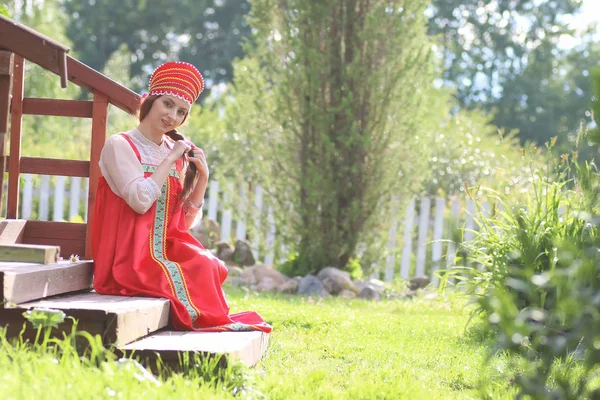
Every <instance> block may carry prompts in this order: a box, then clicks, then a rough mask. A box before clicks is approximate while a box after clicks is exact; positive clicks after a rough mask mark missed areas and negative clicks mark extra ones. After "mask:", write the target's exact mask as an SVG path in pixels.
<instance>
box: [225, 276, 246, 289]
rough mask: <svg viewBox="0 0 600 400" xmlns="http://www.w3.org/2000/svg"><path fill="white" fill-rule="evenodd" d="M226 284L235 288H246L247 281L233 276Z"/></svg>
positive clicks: (226, 280)
mask: <svg viewBox="0 0 600 400" xmlns="http://www.w3.org/2000/svg"><path fill="white" fill-rule="evenodd" d="M225 283H227V284H229V285H231V286H233V287H237V286H246V281H244V280H243V279H242V278H240V277H238V276H232V277H229V276H228V277H227V279H225Z"/></svg>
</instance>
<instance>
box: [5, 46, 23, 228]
mask: <svg viewBox="0 0 600 400" xmlns="http://www.w3.org/2000/svg"><path fill="white" fill-rule="evenodd" d="M23 64H24V60H23V57H21V56H19V55H18V54H15V55H14V73H13V90H12V95H13V97H12V111H11V120H10V160H9V165H8V205H7V212H6V217H7V218H9V219H17V210H18V208H19V174H20V172H21V171H20V170H21V123H22V120H23V77H24V71H25V68H24V65H23Z"/></svg>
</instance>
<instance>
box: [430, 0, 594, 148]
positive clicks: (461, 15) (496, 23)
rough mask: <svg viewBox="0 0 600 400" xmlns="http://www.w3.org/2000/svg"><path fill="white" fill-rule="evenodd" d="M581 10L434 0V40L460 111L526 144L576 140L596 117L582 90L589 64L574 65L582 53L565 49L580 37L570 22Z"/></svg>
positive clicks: (570, 2) (568, 5)
mask: <svg viewBox="0 0 600 400" xmlns="http://www.w3.org/2000/svg"><path fill="white" fill-rule="evenodd" d="M580 7H581V0H564V1H543V2H541V3H540V2H538V1H534V0H523V1H513V0H499V1H497V2H493V3H490V2H482V1H481V0H434V1H433V8H432V9H431V14H432V17H431V18H430V20H429V32H430V33H431V34H434V35H439V38H440V44H441V54H442V56H443V65H444V79H445V81H446V82H448V83H449V84H450V85H451V86H452V87H454V88H455V89H456V98H457V99H458V101H459V105H460V106H461V107H465V108H468V109H474V108H481V109H483V110H484V111H486V112H489V113H491V114H492V115H494V120H493V122H494V124H496V125H497V126H501V127H503V128H505V129H506V130H507V131H511V130H518V131H519V132H520V138H521V141H522V142H525V141H528V140H531V141H535V142H537V143H539V144H543V143H544V142H546V141H547V140H549V139H550V138H551V137H553V136H559V137H560V138H562V139H563V140H564V139H566V138H567V135H568V134H569V133H573V132H575V131H576V130H577V129H578V127H579V125H580V123H581V120H582V119H584V118H585V113H586V111H587V110H589V101H590V97H589V89H588V87H587V85H582V84H581V82H582V80H583V79H585V76H584V75H585V74H587V65H589V64H590V62H588V61H586V63H583V64H581V63H578V62H574V61H575V60H574V59H575V58H581V56H580V54H582V53H580V51H581V49H576V50H573V51H566V50H564V49H562V50H561V48H560V46H559V43H560V41H561V39H563V38H564V37H567V36H572V35H575V32H574V31H573V29H571V28H570V27H569V26H568V23H567V22H568V18H567V17H569V16H570V15H572V14H574V13H576V12H578V10H579V9H580ZM589 61H593V60H589ZM565 74H566V75H565Z"/></svg>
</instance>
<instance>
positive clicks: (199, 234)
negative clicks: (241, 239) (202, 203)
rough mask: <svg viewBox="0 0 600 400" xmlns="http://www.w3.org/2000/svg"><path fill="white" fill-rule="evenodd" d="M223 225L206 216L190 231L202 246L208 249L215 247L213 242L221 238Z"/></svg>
mask: <svg viewBox="0 0 600 400" xmlns="http://www.w3.org/2000/svg"><path fill="white" fill-rule="evenodd" d="M220 232H221V227H220V226H219V223H218V222H216V221H213V220H212V219H210V218H208V217H207V216H204V217H203V218H202V220H200V221H199V222H198V223H197V224H196V225H195V226H194V227H192V229H190V233H191V234H192V236H194V237H195V238H196V239H198V241H199V242H200V243H202V246H204V248H206V249H210V248H211V247H213V244H214V243H216V242H218V241H219V240H221V238H220V237H221V233H220Z"/></svg>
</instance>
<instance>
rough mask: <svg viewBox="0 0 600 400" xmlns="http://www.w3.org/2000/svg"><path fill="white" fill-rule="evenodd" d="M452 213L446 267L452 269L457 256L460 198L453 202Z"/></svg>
mask: <svg viewBox="0 0 600 400" xmlns="http://www.w3.org/2000/svg"><path fill="white" fill-rule="evenodd" d="M450 215H451V217H450V218H451V220H450V223H449V224H448V229H449V232H448V236H449V237H450V241H449V242H448V251H447V252H446V269H452V267H453V266H454V259H455V257H456V242H455V239H456V229H458V226H459V223H458V220H459V218H460V201H459V200H458V199H456V200H454V201H453V202H452V211H451V213H450Z"/></svg>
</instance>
